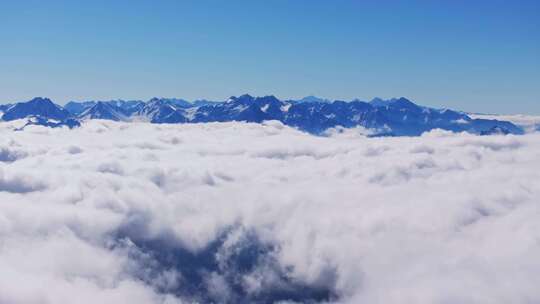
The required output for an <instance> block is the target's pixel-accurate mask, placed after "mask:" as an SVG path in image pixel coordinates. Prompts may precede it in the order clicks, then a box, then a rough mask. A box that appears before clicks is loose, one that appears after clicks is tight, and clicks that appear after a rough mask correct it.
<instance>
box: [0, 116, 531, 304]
mask: <svg viewBox="0 0 540 304" xmlns="http://www.w3.org/2000/svg"><path fill="white" fill-rule="evenodd" d="M0 132H1V133H2V137H1V140H0V205H1V206H0V269H1V270H2V271H0V303H15V304H16V303H167V304H172V303H191V302H193V301H200V302H212V301H213V302H217V303H248V302H261V303H264V302H266V303H269V302H278V301H283V302H287V301H289V302H294V301H296V302H339V303H535V302H539V301H540V291H539V290H538V285H539V283H540V263H538V257H539V256H540V221H539V219H540V183H539V182H538V181H539V180H540V134H529V135H524V136H487V137H477V136H473V135H468V134H452V133H448V132H444V131H432V132H430V133H427V134H425V135H423V136H422V137H416V138H406V137H404V138H366V137H364V136H362V135H361V134H360V133H361V132H362V130H346V131H344V132H336V133H335V134H333V135H332V136H329V137H314V136H311V135H307V134H304V133H301V132H298V131H296V130H294V129H291V128H288V127H285V126H283V125H282V124H281V123H278V122H266V123H264V124H262V125H258V124H245V123H210V124H193V125H151V124H145V123H133V124H124V123H114V122H105V121H89V122H87V123H85V124H84V125H83V126H82V127H81V128H78V129H75V130H66V129H47V128H42V127H29V128H27V129H26V130H25V131H24V132H13V131H12V125H10V124H8V123H4V124H1V125H0Z"/></svg>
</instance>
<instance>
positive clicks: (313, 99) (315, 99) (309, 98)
mask: <svg viewBox="0 0 540 304" xmlns="http://www.w3.org/2000/svg"><path fill="white" fill-rule="evenodd" d="M293 102H297V103H299V102H324V103H330V102H332V101H331V100H330V99H326V98H320V97H317V96H313V95H310V96H306V97H304V98H301V99H298V100H293Z"/></svg>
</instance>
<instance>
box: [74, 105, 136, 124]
mask: <svg viewBox="0 0 540 304" xmlns="http://www.w3.org/2000/svg"><path fill="white" fill-rule="evenodd" d="M78 118H79V119H82V120H86V119H107V120H114V121H127V120H128V115H126V113H125V112H124V110H123V109H122V108H120V107H118V106H115V105H112V104H110V103H106V102H103V101H98V102H97V103H96V104H95V105H94V106H92V107H91V108H88V109H86V110H85V111H84V112H82V113H81V114H80V115H79V116H78Z"/></svg>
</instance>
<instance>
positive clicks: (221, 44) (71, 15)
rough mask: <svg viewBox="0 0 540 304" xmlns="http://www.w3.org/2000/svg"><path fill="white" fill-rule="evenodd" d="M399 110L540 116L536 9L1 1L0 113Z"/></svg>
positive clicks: (455, 2)
mask: <svg viewBox="0 0 540 304" xmlns="http://www.w3.org/2000/svg"><path fill="white" fill-rule="evenodd" d="M243 93H250V94H252V95H267V94H273V95H276V96H277V97H280V98H297V97H302V96H305V95H317V96H321V97H326V98H331V99H345V100H350V99H353V98H360V99H363V100H368V99H371V98H373V97H375V96H380V97H383V98H387V97H394V96H405V97H408V98H410V99H413V100H415V101H417V102H419V103H421V104H425V105H430V106H436V107H438V106H446V107H450V108H455V109H461V110H468V111H481V112H499V113H517V112H521V113H531V114H532V113H535V114H540V1H536V0H532V1H510V0H507V1H497V0H492V1H482V0H477V1H460V0H452V1H451V0H444V1H443V0H439V1H438V0H432V1H428V0H425V1H387V0H379V1H360V0H357V1H354V0H350V1H345V0H332V1H330V0H325V1H316V0H267V1H264V0H238V1H233V0H230V1H225V0H215V1H209V0H193V1H188V0H186V1H181V0H176V1H173V0H171V1H159V0H155V1H149V0H148V1H137V0H129V1H128V0H125V1H122V0H115V1H101V0H91V1H87V0H85V1H76V0H69V1H67V0H66V1H58V0H47V1H41V0H39V1H31V0H25V1H1V2H0V101H1V102H13V101H21V100H28V99H29V98H31V97H33V96H47V97H50V98H51V99H53V100H54V101H56V102H58V103H60V104H63V103H65V102H66V101H69V100H81V99H83V100H88V99H112V98H123V99H148V98H150V97H152V96H164V97H181V98H186V99H195V98H207V99H218V100H223V99H225V98H227V97H228V96H231V95H240V94H243Z"/></svg>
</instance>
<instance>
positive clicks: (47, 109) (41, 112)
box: [2, 97, 70, 121]
mask: <svg viewBox="0 0 540 304" xmlns="http://www.w3.org/2000/svg"><path fill="white" fill-rule="evenodd" d="M28 116H39V117H43V118H48V119H55V120H64V119H67V118H68V117H70V113H69V112H68V111H67V110H65V109H64V108H62V107H61V106H59V105H56V104H54V103H53V102H52V101H51V100H50V99H48V98H42V97H36V98H34V99H32V100H30V101H28V102H19V103H16V104H14V105H13V106H11V107H9V108H8V109H6V111H5V112H4V115H2V120H6V121H10V120H15V119H21V118H26V117H28Z"/></svg>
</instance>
